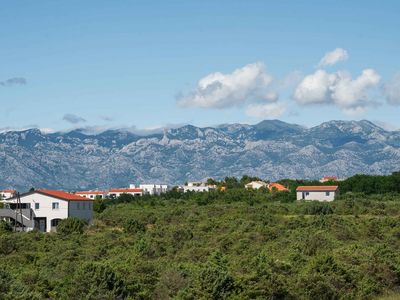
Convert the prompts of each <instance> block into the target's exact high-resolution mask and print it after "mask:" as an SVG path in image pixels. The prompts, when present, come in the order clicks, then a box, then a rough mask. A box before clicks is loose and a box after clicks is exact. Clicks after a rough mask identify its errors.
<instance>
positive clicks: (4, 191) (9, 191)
mask: <svg viewBox="0 0 400 300" xmlns="http://www.w3.org/2000/svg"><path fill="white" fill-rule="evenodd" d="M0 192H2V193H16V192H17V191H16V190H0Z"/></svg>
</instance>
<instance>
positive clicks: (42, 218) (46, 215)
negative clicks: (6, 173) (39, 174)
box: [0, 190, 93, 232]
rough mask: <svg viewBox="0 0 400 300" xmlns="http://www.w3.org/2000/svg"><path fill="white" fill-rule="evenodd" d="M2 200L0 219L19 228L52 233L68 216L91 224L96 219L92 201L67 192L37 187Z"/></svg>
mask: <svg viewBox="0 0 400 300" xmlns="http://www.w3.org/2000/svg"><path fill="white" fill-rule="evenodd" d="M2 203H4V208H2V209H0V219H6V220H8V221H11V222H13V223H14V224H16V225H17V226H18V227H19V228H20V230H26V231H30V230H33V229H37V230H39V231H42V232H50V231H55V230H56V228H57V225H58V223H59V222H60V221H61V220H62V219H66V218H68V217H76V218H79V219H82V220H85V221H87V222H89V223H90V222H91V221H92V219H93V200H91V199H88V198H84V197H80V196H78V195H75V194H72V193H67V192H64V191H55V190H34V191H30V192H27V193H24V194H21V195H20V197H19V198H18V196H17V195H16V196H14V197H12V198H9V199H7V200H4V201H2Z"/></svg>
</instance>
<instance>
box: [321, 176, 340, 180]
mask: <svg viewBox="0 0 400 300" xmlns="http://www.w3.org/2000/svg"><path fill="white" fill-rule="evenodd" d="M322 179H323V180H333V181H336V180H337V177H336V176H325V177H323V178H322Z"/></svg>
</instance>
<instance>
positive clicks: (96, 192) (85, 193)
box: [75, 191, 107, 195]
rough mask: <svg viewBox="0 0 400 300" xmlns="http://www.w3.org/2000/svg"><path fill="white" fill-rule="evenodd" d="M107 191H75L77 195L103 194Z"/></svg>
mask: <svg viewBox="0 0 400 300" xmlns="http://www.w3.org/2000/svg"><path fill="white" fill-rule="evenodd" d="M106 193H107V192H104V191H80V192H75V195H103V194H106Z"/></svg>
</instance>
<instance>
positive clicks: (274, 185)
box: [268, 182, 288, 192]
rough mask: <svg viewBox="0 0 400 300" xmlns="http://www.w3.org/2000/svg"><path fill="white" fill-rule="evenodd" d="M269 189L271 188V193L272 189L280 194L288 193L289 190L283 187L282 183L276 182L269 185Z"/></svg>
mask: <svg viewBox="0 0 400 300" xmlns="http://www.w3.org/2000/svg"><path fill="white" fill-rule="evenodd" d="M268 188H269V190H270V191H271V190H272V189H277V190H278V191H279V192H285V191H288V189H287V188H286V187H285V186H284V185H282V184H280V183H276V182H273V183H270V184H269V185H268Z"/></svg>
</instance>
